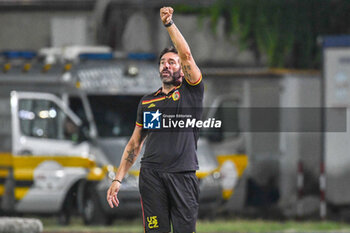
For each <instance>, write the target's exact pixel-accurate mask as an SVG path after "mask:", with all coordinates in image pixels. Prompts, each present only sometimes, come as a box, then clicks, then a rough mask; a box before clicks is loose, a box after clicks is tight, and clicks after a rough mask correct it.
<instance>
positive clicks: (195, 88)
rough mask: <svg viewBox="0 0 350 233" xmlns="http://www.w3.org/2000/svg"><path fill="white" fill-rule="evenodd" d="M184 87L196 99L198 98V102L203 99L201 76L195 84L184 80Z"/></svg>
mask: <svg viewBox="0 0 350 233" xmlns="http://www.w3.org/2000/svg"><path fill="white" fill-rule="evenodd" d="M185 86H186V88H187V89H188V90H189V91H190V92H191V93H193V94H195V96H196V97H197V98H199V99H200V100H202V99H203V94H204V83H203V80H202V74H201V76H200V78H199V79H198V80H197V81H196V82H195V83H191V82H190V81H189V80H187V79H186V82H185Z"/></svg>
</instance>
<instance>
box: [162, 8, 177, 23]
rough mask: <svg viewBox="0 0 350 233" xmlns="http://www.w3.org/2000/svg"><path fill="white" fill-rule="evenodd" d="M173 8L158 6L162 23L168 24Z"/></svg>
mask: <svg viewBox="0 0 350 233" xmlns="http://www.w3.org/2000/svg"><path fill="white" fill-rule="evenodd" d="M173 13H174V9H173V8H171V7H162V8H160V19H161V20H162V22H163V24H168V23H169V22H170V21H171V19H172V17H173Z"/></svg>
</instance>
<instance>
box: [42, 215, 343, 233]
mask: <svg viewBox="0 0 350 233" xmlns="http://www.w3.org/2000/svg"><path fill="white" fill-rule="evenodd" d="M41 220H42V222H43V224H44V232H46V233H49V232H50V233H53V232H55V233H61V232H71V233H77V232H79V233H82V232H85V233H88V232H89V233H99V232H101V233H102V232H105V233H107V232H108V233H112V232H113V233H142V232H143V227H142V220H141V219H137V220H132V221H120V220H117V221H115V222H114V223H113V225H112V226H84V225H83V224H82V222H81V221H80V220H78V219H74V220H73V222H72V223H71V224H70V225H69V226H58V225H57V224H56V220H55V219H54V218H43V219H41ZM197 232H198V233H209V232H210V233H217V232H226V233H228V232H350V224H347V223H339V222H331V221H300V222H299V221H284V222H278V221H265V220H242V219H236V220H226V219H221V220H214V221H205V220H200V221H198V224H197Z"/></svg>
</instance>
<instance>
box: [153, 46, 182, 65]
mask: <svg viewBox="0 0 350 233" xmlns="http://www.w3.org/2000/svg"><path fill="white" fill-rule="evenodd" d="M166 53H176V54H178V52H177V49H176V48H175V47H173V46H171V47H168V48H165V49H163V50H162V52H160V54H159V59H158V64H160V59H162V57H163V55H164V54H166Z"/></svg>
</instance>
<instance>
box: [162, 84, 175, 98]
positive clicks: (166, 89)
mask: <svg viewBox="0 0 350 233" xmlns="http://www.w3.org/2000/svg"><path fill="white" fill-rule="evenodd" d="M174 87H175V86H174V85H172V84H165V83H163V85H162V92H163V93H164V94H166V95H167V94H168V93H169V92H170V91H171V90H172V89H173V88H174Z"/></svg>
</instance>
